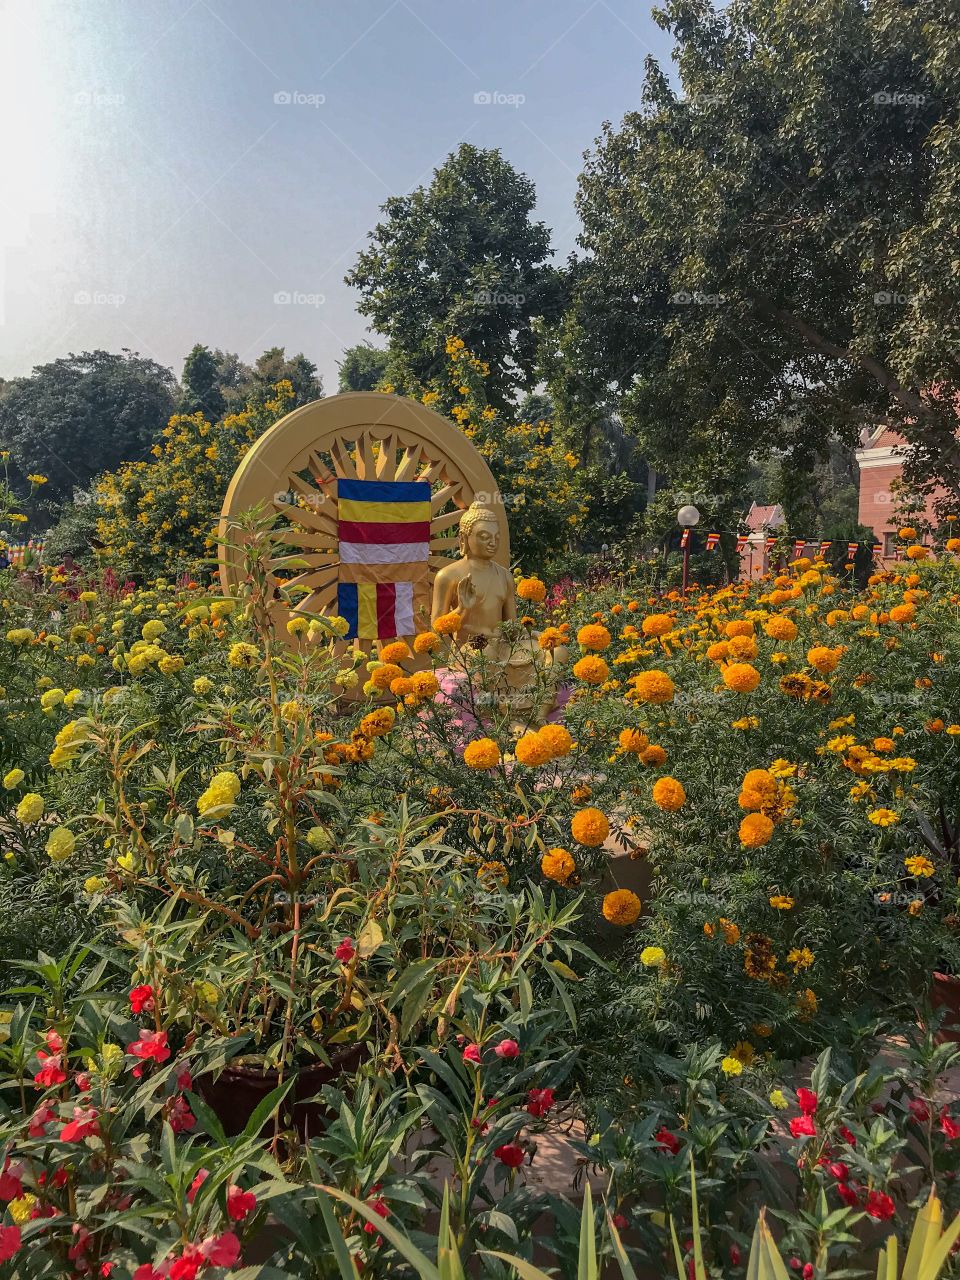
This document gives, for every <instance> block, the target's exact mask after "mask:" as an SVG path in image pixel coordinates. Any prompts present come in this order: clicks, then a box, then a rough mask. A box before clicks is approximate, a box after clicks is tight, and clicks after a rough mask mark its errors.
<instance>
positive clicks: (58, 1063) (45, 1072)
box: [33, 1033, 67, 1089]
mask: <svg viewBox="0 0 960 1280" xmlns="http://www.w3.org/2000/svg"><path fill="white" fill-rule="evenodd" d="M51 1034H52V1033H51ZM57 1039H59V1036H58V1037H57ZM37 1057H38V1058H39V1059H40V1063H41V1067H40V1070H39V1071H38V1072H37V1074H36V1075H35V1076H34V1077H33V1083H34V1084H35V1085H38V1086H39V1087H40V1088H41V1089H49V1088H51V1086H53V1085H55V1084H63V1082H64V1080H66V1078H67V1073H66V1071H64V1069H63V1059H62V1058H61V1057H60V1054H59V1053H44V1051H43V1050H42V1049H38V1050H37Z"/></svg>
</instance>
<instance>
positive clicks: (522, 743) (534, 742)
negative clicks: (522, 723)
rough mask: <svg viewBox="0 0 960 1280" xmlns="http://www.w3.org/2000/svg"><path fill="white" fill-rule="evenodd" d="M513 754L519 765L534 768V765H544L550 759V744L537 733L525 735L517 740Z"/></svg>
mask: <svg viewBox="0 0 960 1280" xmlns="http://www.w3.org/2000/svg"><path fill="white" fill-rule="evenodd" d="M513 754H514V755H515V756H516V758H517V759H518V760H519V761H520V763H521V764H525V765H529V766H530V767H531V768H534V767H535V766H536V765H539V764H546V763H547V761H548V760H549V759H550V755H551V751H550V744H549V743H548V742H546V741H545V740H544V739H543V738H541V737H540V735H539V733H525V734H524V735H523V737H522V738H519V739H518V741H517V744H516V746H515V747H514V748H513Z"/></svg>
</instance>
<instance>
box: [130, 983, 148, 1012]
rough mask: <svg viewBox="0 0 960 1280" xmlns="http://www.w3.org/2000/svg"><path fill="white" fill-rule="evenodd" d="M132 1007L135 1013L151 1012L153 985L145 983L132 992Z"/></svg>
mask: <svg viewBox="0 0 960 1280" xmlns="http://www.w3.org/2000/svg"><path fill="white" fill-rule="evenodd" d="M130 1009H131V1011H132V1012H133V1013H144V1012H146V1013H150V1012H151V1011H152V1010H153V987H151V986H150V985H149V984H148V983H144V984H143V985H142V986H140V987H134V988H133V990H132V991H131V992H130Z"/></svg>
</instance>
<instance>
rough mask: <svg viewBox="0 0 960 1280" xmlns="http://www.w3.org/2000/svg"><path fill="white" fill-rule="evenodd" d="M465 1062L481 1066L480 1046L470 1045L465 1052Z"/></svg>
mask: <svg viewBox="0 0 960 1280" xmlns="http://www.w3.org/2000/svg"><path fill="white" fill-rule="evenodd" d="M463 1060H464V1062H474V1063H476V1065H477V1066H478V1067H479V1065H480V1046H479V1045H478V1044H468V1045H467V1047H466V1048H465V1049H464V1051H463Z"/></svg>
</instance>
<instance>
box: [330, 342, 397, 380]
mask: <svg viewBox="0 0 960 1280" xmlns="http://www.w3.org/2000/svg"><path fill="white" fill-rule="evenodd" d="M389 359H390V353H389V352H387V351H384V350H383V348H382V347H375V346H373V345H372V344H371V343H369V342H358V343H357V345H356V346H355V347H347V348H346V350H345V351H344V353H343V359H342V360H340V361H339V362H338V364H337V368H338V369H339V371H340V382H339V387H338V390H340V391H376V389H377V388H378V387H379V385H380V383H381V382H383V380H384V377H385V375H386V372H387V363H388V361H389Z"/></svg>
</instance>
